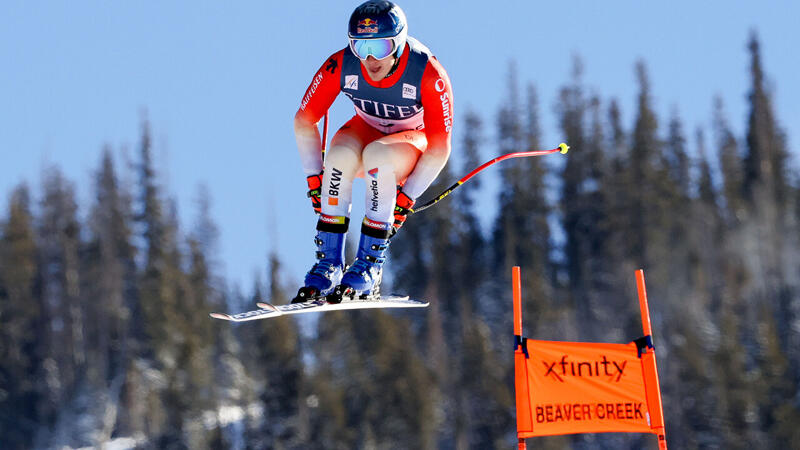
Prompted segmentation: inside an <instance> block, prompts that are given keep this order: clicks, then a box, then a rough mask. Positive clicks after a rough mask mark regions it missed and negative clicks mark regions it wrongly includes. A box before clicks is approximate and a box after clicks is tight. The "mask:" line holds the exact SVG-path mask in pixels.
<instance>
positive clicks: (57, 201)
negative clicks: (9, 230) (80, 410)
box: [38, 168, 86, 420]
mask: <svg viewBox="0 0 800 450" xmlns="http://www.w3.org/2000/svg"><path fill="white" fill-rule="evenodd" d="M43 184H44V186H43V193H44V194H43V198H42V200H41V217H40V219H39V225H38V236H39V239H40V245H39V248H40V254H39V265H40V274H41V283H42V284H41V289H42V296H43V297H42V299H43V307H44V311H43V315H44V317H47V318H48V319H49V321H48V324H47V326H46V328H45V331H44V335H43V336H42V337H43V339H45V342H46V345H47V348H48V352H47V355H46V358H47V359H48V361H47V362H48V363H46V364H45V370H46V377H48V380H50V382H48V383H46V386H47V389H48V392H47V394H46V395H47V397H48V399H49V401H48V402H47V403H46V404H45V406H44V409H43V410H42V411H40V414H41V417H42V418H45V420H51V419H54V418H55V415H56V414H57V413H58V411H59V409H60V408H61V406H63V405H64V404H65V403H66V402H67V401H68V400H69V399H70V397H71V396H72V394H73V393H74V389H75V388H76V386H77V382H78V381H79V380H80V379H81V378H82V376H83V371H84V370H85V362H86V342H85V336H84V334H83V330H84V326H85V323H84V320H85V315H84V312H85V311H84V310H83V305H82V304H81V302H80V299H81V292H80V264H79V262H80V259H79V250H80V247H81V242H80V224H79V223H78V218H77V204H76V202H75V197H74V188H73V186H72V184H71V183H70V182H68V181H67V180H66V179H65V178H64V176H63V175H62V173H61V171H60V170H59V169H58V168H51V169H49V170H47V171H46V172H45V173H44V176H43Z"/></svg>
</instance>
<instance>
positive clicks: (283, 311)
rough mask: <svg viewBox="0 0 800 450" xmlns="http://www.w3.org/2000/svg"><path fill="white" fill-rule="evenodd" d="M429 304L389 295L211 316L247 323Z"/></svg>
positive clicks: (262, 307)
mask: <svg viewBox="0 0 800 450" xmlns="http://www.w3.org/2000/svg"><path fill="white" fill-rule="evenodd" d="M429 304H430V303H428V302H423V301H420V300H414V299H411V298H409V297H408V296H407V295H387V296H381V297H374V296H373V297H366V298H358V297H355V298H349V297H345V298H343V299H342V301H341V303H328V302H327V301H325V298H318V299H314V300H309V301H307V302H303V303H292V304H288V305H272V304H270V303H266V302H258V303H257V306H258V307H259V309H256V310H253V311H245V312H242V313H238V314H226V313H219V312H212V313H210V314H209V315H210V316H211V317H213V318H215V319H220V320H228V321H231V322H247V321H250V320H261V319H272V318H275V317H280V316H286V315H290V314H304V313H310V312H326V311H341V310H348V309H374V308H381V309H382V308H425V307H427V306H428V305H429Z"/></svg>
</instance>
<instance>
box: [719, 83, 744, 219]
mask: <svg viewBox="0 0 800 450" xmlns="http://www.w3.org/2000/svg"><path fill="white" fill-rule="evenodd" d="M714 134H715V140H716V147H717V148H718V149H719V150H718V151H719V153H718V158H719V166H720V170H721V171H722V186H723V188H722V195H723V198H724V200H725V206H726V209H725V211H726V218H727V220H728V223H729V224H731V225H733V224H736V223H738V222H740V221H741V220H743V219H744V217H745V210H744V203H743V202H744V198H743V194H744V172H743V168H742V160H741V158H740V157H739V144H738V143H737V141H736V137H734V135H733V132H732V131H731V130H730V127H729V125H728V122H727V119H726V118H725V111H724V106H723V103H722V99H721V98H720V97H716V98H715V100H714Z"/></svg>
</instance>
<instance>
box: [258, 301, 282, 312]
mask: <svg viewBox="0 0 800 450" xmlns="http://www.w3.org/2000/svg"><path fill="white" fill-rule="evenodd" d="M256 306H258V307H259V308H261V309H268V310H270V311H277V310H278V308H276V307H275V306H273V305H270V304H269V303H265V302H258V303H256Z"/></svg>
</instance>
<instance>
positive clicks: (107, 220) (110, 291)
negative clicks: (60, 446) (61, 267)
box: [82, 147, 136, 385]
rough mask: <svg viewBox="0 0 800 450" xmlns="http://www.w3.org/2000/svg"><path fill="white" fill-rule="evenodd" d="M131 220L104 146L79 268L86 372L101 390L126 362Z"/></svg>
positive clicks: (130, 295) (132, 281) (132, 271)
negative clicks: (87, 355)
mask: <svg viewBox="0 0 800 450" xmlns="http://www.w3.org/2000/svg"><path fill="white" fill-rule="evenodd" d="M132 220H133V212H132V209H131V203H130V197H129V195H128V193H127V192H126V191H125V189H124V188H123V187H122V186H121V185H120V182H119V179H118V176H117V173H116V170H115V167H114V160H113V157H112V155H111V150H110V149H109V148H108V147H106V148H104V150H103V155H102V160H101V163H100V168H99V169H98V171H97V173H96V176H95V203H94V206H93V207H92V211H91V213H90V217H89V230H90V238H89V242H88V244H87V246H86V249H85V251H84V252H83V260H84V262H83V264H82V270H83V272H84V274H85V276H84V277H83V292H85V294H86V295H85V299H86V300H89V304H87V314H88V320H87V339H88V340H89V342H90V344H89V348H90V349H91V352H90V354H92V355H93V361H92V363H91V365H90V369H91V370H90V372H89V373H90V377H91V378H92V379H94V380H95V382H97V383H100V384H103V385H104V384H105V383H107V382H110V381H111V380H112V379H115V378H116V377H118V376H120V375H121V374H122V373H123V372H124V370H125V369H126V366H127V363H128V361H129V357H130V353H129V346H130V342H129V339H130V334H129V327H130V323H129V321H130V316H131V311H130V305H131V303H132V301H133V300H134V298H133V290H134V286H135V283H136V279H135V277H136V262H135V248H134V246H133V244H132V242H131V238H132Z"/></svg>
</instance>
